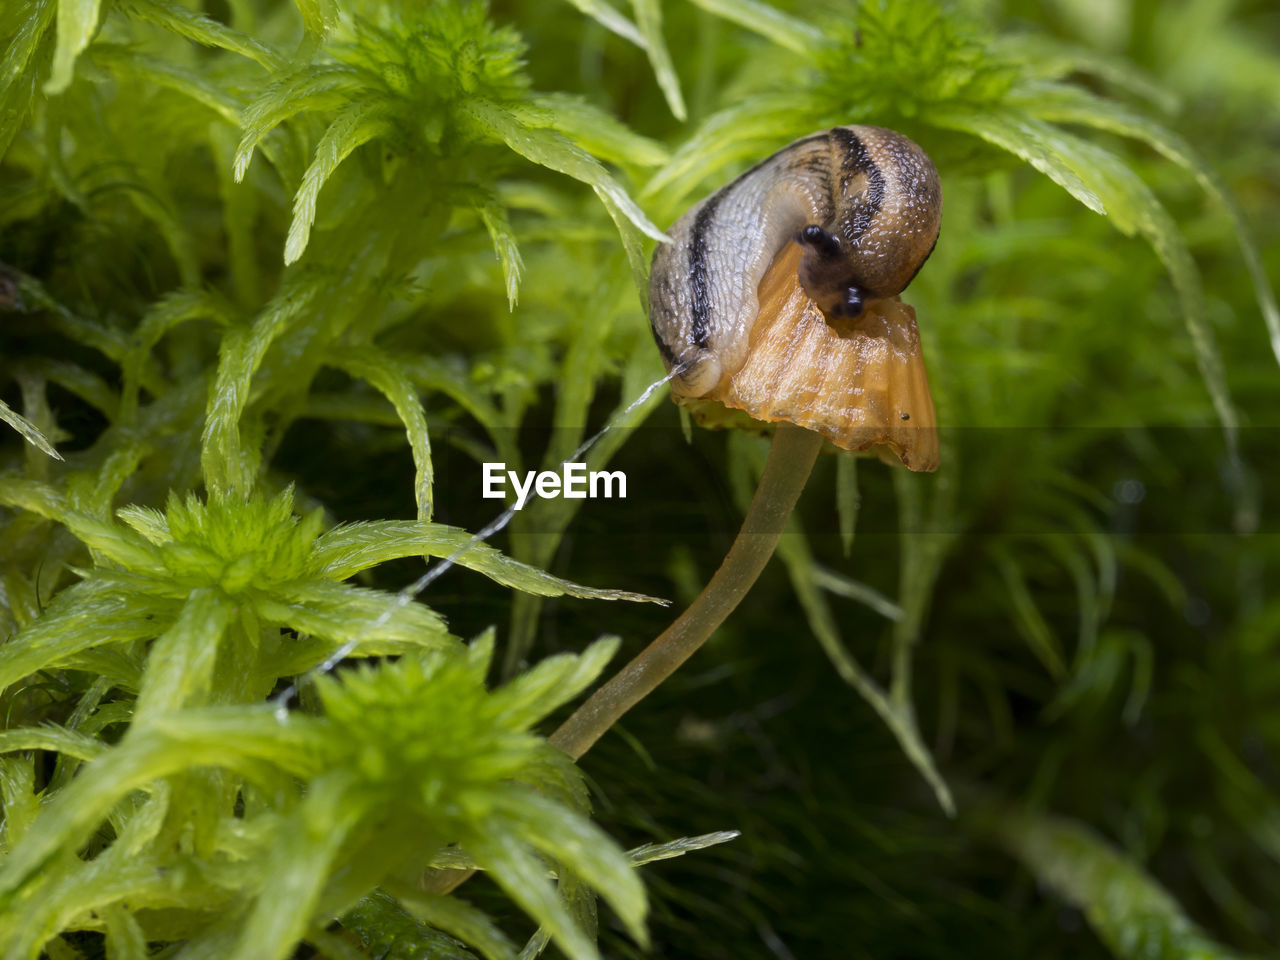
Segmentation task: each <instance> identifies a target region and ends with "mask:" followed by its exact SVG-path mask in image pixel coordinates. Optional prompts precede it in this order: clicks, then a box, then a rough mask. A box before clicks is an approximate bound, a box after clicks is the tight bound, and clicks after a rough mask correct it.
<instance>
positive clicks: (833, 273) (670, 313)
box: [649, 126, 942, 398]
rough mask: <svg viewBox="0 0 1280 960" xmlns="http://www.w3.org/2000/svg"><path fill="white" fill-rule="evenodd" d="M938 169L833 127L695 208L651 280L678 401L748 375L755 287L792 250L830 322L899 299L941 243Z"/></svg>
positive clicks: (919, 155) (890, 138)
mask: <svg viewBox="0 0 1280 960" xmlns="http://www.w3.org/2000/svg"><path fill="white" fill-rule="evenodd" d="M941 211H942V191H941V187H940V186H939V183H938V174H937V171H936V170H935V169H934V166H933V162H932V161H931V160H930V159H929V157H928V156H927V155H926V154H925V152H924V151H923V150H921V149H920V148H919V147H918V146H917V145H916V144H915V143H913V142H912V141H911V140H909V139H907V138H906V137H904V136H902V135H901V134H899V133H895V132H894V131H892V130H886V129H884V128H883V127H868V126H850V127H835V128H833V129H831V130H827V131H823V132H821V133H815V134H812V135H810V136H807V137H802V138H801V139H799V140H796V141H795V142H793V143H791V144H789V145H788V146H786V147H784V148H783V149H782V150H780V151H778V152H777V153H775V154H774V155H773V156H771V157H769V158H768V159H766V160H764V161H762V162H761V163H759V164H757V165H756V166H755V167H752V168H751V169H750V170H748V171H747V172H746V173H744V174H742V175H741V176H740V177H738V178H737V179H735V180H733V181H732V182H731V183H728V184H726V185H725V186H724V187H722V188H720V189H719V190H718V191H716V192H715V193H713V194H711V195H710V196H709V197H707V198H706V199H704V200H703V201H701V202H700V203H698V204H697V205H696V206H694V207H693V208H691V209H690V210H689V211H688V212H687V213H685V214H684V215H683V216H682V217H680V219H679V220H677V221H676V222H675V223H674V224H673V225H672V226H671V228H670V229H669V230H668V231H667V234H668V236H669V237H670V238H671V241H672V242H671V243H667V244H661V245H659V247H658V249H657V250H656V251H655V253H654V257H653V267H652V270H651V272H650V278H649V300H650V322H651V325H652V327H653V334H654V339H655V340H656V341H657V343H658V348H659V350H660V351H661V352H662V355H663V359H664V361H665V362H666V365H667V367H668V369H669V370H670V369H676V370H678V372H677V373H676V375H675V376H674V378H673V379H672V389H673V391H674V392H675V393H676V394H677V396H679V397H686V398H697V397H703V396H706V395H708V394H709V393H711V392H712V391H713V390H714V389H715V388H716V386H717V385H718V384H720V383H721V381H722V380H723V379H724V378H726V377H729V376H732V375H733V374H734V373H735V372H737V371H738V370H739V369H741V367H742V365H743V364H744V362H745V361H746V358H747V354H748V351H749V347H750V343H749V341H750V336H751V330H752V328H753V326H754V324H755V321H756V314H757V312H758V310H759V301H758V299H757V288H758V286H759V284H760V281H761V279H762V278H763V277H764V275H765V273H766V271H767V270H768V269H769V267H770V265H771V264H772V263H773V261H774V259H775V257H777V256H778V254H779V253H780V252H781V251H782V249H783V248H784V247H785V246H787V244H788V243H789V242H791V241H793V240H794V241H797V242H798V243H799V244H800V245H801V247H802V248H803V256H802V257H801V260H800V264H799V268H798V270H797V274H798V279H799V283H800V286H801V287H802V288H803V291H804V293H805V294H807V295H808V297H809V298H810V299H811V300H812V301H813V302H814V304H815V305H816V306H817V307H818V309H820V310H821V311H822V314H823V315H824V316H825V317H826V318H827V320H828V321H833V322H834V321H837V320H839V319H846V320H848V319H855V318H857V317H858V316H859V315H860V314H861V313H862V311H863V306H864V304H865V303H866V301H868V300H870V299H874V298H884V297H893V296H896V295H897V294H899V293H901V292H902V290H903V289H905V288H906V286H907V284H908V283H910V282H911V279H912V278H913V277H914V276H915V275H916V272H917V271H918V270H919V269H920V267H921V266H922V265H923V264H924V261H925V260H926V259H927V258H928V256H929V254H930V252H932V250H933V245H934V243H935V242H936V241H937V238H938V229H939V224H940V219H941Z"/></svg>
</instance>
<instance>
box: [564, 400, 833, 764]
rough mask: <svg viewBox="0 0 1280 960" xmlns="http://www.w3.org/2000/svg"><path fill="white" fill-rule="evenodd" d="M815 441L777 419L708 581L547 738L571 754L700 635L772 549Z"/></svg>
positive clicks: (644, 692) (734, 601) (724, 612)
mask: <svg viewBox="0 0 1280 960" xmlns="http://www.w3.org/2000/svg"><path fill="white" fill-rule="evenodd" d="M821 447H822V437H821V436H820V435H818V434H816V433H813V432H812V431H810V430H806V429H804V428H803V427H797V426H794V425H792V424H790V423H780V424H778V430H777V433H776V434H775V435H774V438H773V445H772V446H771V447H770V448H769V459H768V461H767V462H766V463H765V467H764V475H763V476H762V477H761V478H760V486H759V487H757V488H756V492H755V496H754V497H752V498H751V506H750V508H748V510H747V516H746V518H745V519H744V520H743V521H742V529H741V530H739V531H738V536H737V538H736V539H735V540H734V541H733V546H731V547H730V548H729V553H728V554H727V555H726V556H725V558H724V562H723V563H721V564H720V569H719V570H717V571H716V573H715V576H713V577H712V578H711V582H710V583H708V584H707V585H706V587H704V588H703V590H702V592H701V593H700V594H698V597H697V599H696V600H694V601H693V603H692V604H691V605H690V606H689V609H687V610H686V611H685V612H684V613H683V614H681V615H680V617H679V618H678V619H677V620H676V621H675V622H674V623H673V624H671V626H669V627H667V629H666V630H664V631H663V632H662V633H661V634H660V635H659V636H658V637H657V638H656V639H655V640H654V641H653V642H652V643H650V644H649V646H647V647H645V648H644V650H642V651H641V652H640V654H639V655H638V656H637V657H636V658H635V659H634V660H632V661H631V662H630V663H628V664H627V665H626V666H625V667H623V668H622V669H621V670H620V671H618V673H617V674H615V675H614V677H613V678H612V679H611V680H610V681H609V682H608V683H606V684H605V685H604V686H603V687H601V688H600V689H599V690H597V691H596V692H595V693H593V694H592V695H591V696H590V698H588V699H587V701H586V702H585V703H583V704H582V706H580V707H579V708H578V709H577V710H575V711H574V713H573V715H572V716H570V717H569V719H568V720H566V721H565V722H564V723H563V724H561V725H560V728H559V729H558V730H556V732H555V733H553V734H552V735H551V737H550V738H549V739H550V742H551V743H553V744H554V745H555V746H557V747H559V748H560V749H561V750H563V751H564V752H565V753H567V754H569V756H571V757H573V758H574V759H575V760H576V759H578V758H579V757H581V756H582V755H583V754H584V753H586V752H587V751H588V750H590V749H591V746H592V744H594V743H595V742H596V741H597V740H599V739H600V737H601V736H602V735H603V734H604V732H605V731H606V730H608V729H609V728H610V727H611V726H613V724H614V723H616V722H617V720H618V719H619V718H620V717H621V716H622V715H623V714H624V713H626V712H627V711H628V710H630V709H631V708H632V707H634V706H635V705H636V704H637V703H639V702H640V701H641V700H643V699H644V698H645V697H646V696H648V695H649V694H650V693H652V692H653V691H654V690H655V689H656V688H657V687H658V685H659V684H661V683H662V681H664V680H666V679H667V677H669V676H671V674H673V673H675V671H676V669H677V668H678V667H679V666H680V664H682V663H684V662H685V661H686V660H688V659H689V657H690V656H692V655H693V652H694V651H695V650H697V649H698V648H699V647H700V646H702V645H703V644H704V643H705V642H706V641H707V638H708V637H710V636H711V634H712V633H714V632H715V630H716V628H717V627H719V626H720V624H722V623H723V622H724V620H725V618H726V617H728V616H729V614H730V613H732V612H733V610H734V608H735V607H737V605H738V604H739V603H740V602H741V601H742V598H743V597H744V596H746V593H747V591H748V590H750V589H751V586H752V584H754V583H755V582H756V578H757V577H759V576H760V571H762V570H763V569H764V565H765V564H766V563H768V562H769V558H770V557H771V556H773V550H774V547H776V546H777V544H778V538H779V537H780V536H781V535H782V531H783V529H784V528H785V527H786V524H787V518H788V517H789V516H791V510H792V508H793V507H794V506H795V504H796V501H797V500H798V499H799V498H800V491H801V490H802V489H804V485H805V481H806V480H807V479H808V478H809V471H810V470H812V469H813V463H814V461H815V460H816V459H817V456H818V450H819V449H820V448H821Z"/></svg>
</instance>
